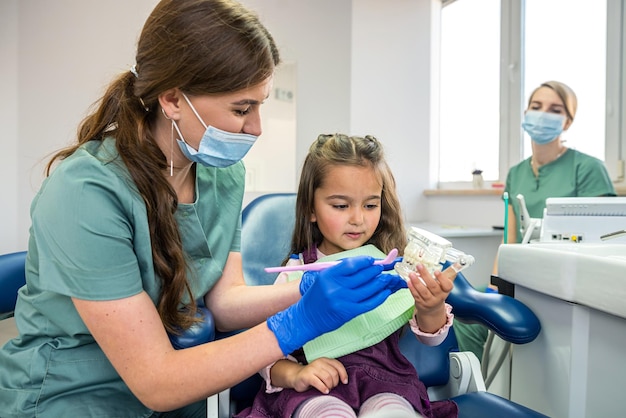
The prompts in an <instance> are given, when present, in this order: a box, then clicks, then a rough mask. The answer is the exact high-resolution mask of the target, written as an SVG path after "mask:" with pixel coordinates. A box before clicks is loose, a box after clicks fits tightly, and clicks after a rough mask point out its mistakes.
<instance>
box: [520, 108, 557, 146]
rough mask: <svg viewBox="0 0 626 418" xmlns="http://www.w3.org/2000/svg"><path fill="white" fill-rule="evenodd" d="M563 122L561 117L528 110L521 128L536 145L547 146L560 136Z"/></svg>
mask: <svg viewBox="0 0 626 418" xmlns="http://www.w3.org/2000/svg"><path fill="white" fill-rule="evenodd" d="M564 122H565V116H563V115H557V114H556V113H548V112H539V111H537V110H529V111H527V112H526V114H525V115H524V121H523V122H522V128H524V130H525V131H526V132H527V133H528V135H529V136H530V139H532V140H533V141H534V142H535V143H536V144H548V143H550V142H552V141H554V140H555V139H556V138H557V137H558V136H559V135H561V133H562V132H563V124H564Z"/></svg>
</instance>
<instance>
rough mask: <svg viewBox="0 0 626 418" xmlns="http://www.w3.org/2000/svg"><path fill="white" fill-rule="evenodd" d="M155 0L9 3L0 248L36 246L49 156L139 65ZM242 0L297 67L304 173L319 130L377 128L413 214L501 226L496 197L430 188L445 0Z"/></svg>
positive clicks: (0, 19)
mask: <svg viewBox="0 0 626 418" xmlns="http://www.w3.org/2000/svg"><path fill="white" fill-rule="evenodd" d="M156 2H157V0H133V1H132V2H128V1H125V0H109V1H106V2H102V1H96V0H82V1H81V0H57V1H55V2H54V6H52V5H51V3H50V2H49V1H47V0H20V1H18V0H2V1H0V28H1V29H0V59H1V62H2V63H3V65H2V66H0V87H2V91H3V97H4V99H5V100H3V101H2V105H0V106H1V107H0V121H1V122H3V123H2V127H3V134H2V136H1V138H2V152H1V153H0V185H1V189H0V190H1V191H2V203H3V204H2V205H0V234H1V235H0V236H1V237H2V239H0V253H2V252H9V251H18V250H23V249H25V248H26V245H27V239H28V227H29V225H30V219H29V206H30V202H31V200H32V198H33V196H34V194H35V193H36V191H37V189H38V188H39V185H40V183H41V181H42V179H43V173H42V170H43V168H44V164H43V163H44V162H45V161H47V159H48V157H49V154H50V153H51V152H53V151H54V150H56V149H58V148H60V147H63V146H65V145H66V144H67V143H68V142H70V141H72V140H73V138H74V133H75V131H76V127H77V125H78V123H79V121H80V120H81V119H82V118H83V117H84V115H85V113H86V110H87V108H88V106H89V105H90V104H91V103H93V102H94V101H95V100H96V99H97V98H98V97H99V96H100V95H101V94H102V92H103V88H104V87H105V85H106V84H107V83H108V81H109V80H110V79H111V78H112V77H113V76H114V75H115V74H117V73H118V72H120V71H125V70H127V69H128V68H129V67H130V66H131V65H132V64H133V62H134V50H135V43H136V39H137V36H138V34H139V31H140V29H141V27H142V25H143V22H144V21H145V18H146V17H147V15H148V14H149V12H150V10H151V9H152V8H153V7H154V5H155V4H156ZM243 2H244V3H245V4H246V5H248V6H249V7H251V8H252V9H254V10H256V11H257V12H258V13H259V15H260V16H261V18H262V20H263V21H264V22H265V24H266V25H267V27H268V28H269V29H270V31H271V32H272V33H273V35H274V36H275V38H276V41H277V43H278V45H279V48H280V49H281V52H282V57H283V59H284V60H285V61H289V62H295V63H296V65H297V81H296V84H297V144H296V163H297V169H296V171H297V172H299V169H300V165H301V162H302V161H303V159H304V156H305V155H306V152H307V150H308V147H309V145H310V144H311V142H312V141H313V140H314V139H315V138H316V137H317V135H318V134H319V133H329V132H347V133H352V134H374V135H376V136H377V137H379V138H380V139H381V140H382V141H383V142H384V143H385V148H386V150H387V155H388V159H389V162H390V164H391V166H392V168H393V170H394V174H395V176H396V179H397V181H398V186H399V190H400V195H401V200H402V204H403V207H404V210H405V216H406V218H407V220H410V221H433V222H442V223H454V224H461V223H462V224H468V225H493V224H498V223H501V210H500V208H501V201H500V200H499V199H498V198H495V197H486V198H479V199H474V200H473V201H469V202H468V199H467V198H466V197H458V198H445V199H440V198H432V197H430V198H426V197H425V196H424V195H423V190H424V189H425V188H431V187H433V186H434V184H435V179H436V176H435V174H436V173H433V171H434V168H433V167H432V166H431V165H430V164H429V161H431V157H432V156H433V155H436V152H437V144H436V143H432V142H431V140H430V138H431V137H432V136H433V135H434V134H436V129H437V125H436V116H437V115H436V113H434V111H433V110H434V109H436V108H437V104H436V101H435V100H434V98H435V97H436V94H433V89H434V88H435V86H436V81H437V74H438V73H437V56H436V50H435V49H434V48H433V47H432V45H433V43H435V42H436V41H437V38H436V36H435V38H433V37H431V33H435V34H436V33H437V30H438V29H437V27H436V26H433V24H432V22H433V21H435V22H436V21H437V17H438V12H439V9H438V8H439V1H438V0H418V1H416V0H386V1H384V2H381V1H376V0H354V1H353V0H299V1H291V0H244V1H243ZM435 93H436V92H435ZM291 191H293V190H291ZM468 203H469V204H468ZM494 255H495V254H494Z"/></svg>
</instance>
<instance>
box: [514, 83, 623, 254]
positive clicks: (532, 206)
mask: <svg viewBox="0 0 626 418" xmlns="http://www.w3.org/2000/svg"><path fill="white" fill-rule="evenodd" d="M577 106H578V101H577V99H576V94H575V93H574V91H573V90H572V89H571V88H570V87H569V86H567V85H566V84H564V83H561V82H559V81H547V82H545V83H542V84H541V85H540V86H539V87H537V88H536V89H535V90H534V91H533V92H532V94H531V95H530V98H529V100H528V108H527V109H526V111H525V113H524V121H523V123H522V128H523V129H524V131H526V133H528V135H529V136H530V139H531V140H532V151H533V153H532V155H531V156H530V157H529V158H527V159H526V160H524V161H522V162H521V163H519V164H517V165H515V166H514V167H512V168H511V169H510V170H509V173H508V175H507V178H506V188H505V191H506V192H508V194H509V208H508V210H509V217H508V219H509V227H508V233H509V236H508V237H506V238H507V243H515V242H521V241H522V238H523V237H522V235H521V232H520V230H519V229H520V228H519V226H520V225H521V218H520V213H521V210H520V204H519V201H518V199H516V196H517V195H518V194H522V195H523V196H524V200H525V203H526V208H527V209H528V214H529V215H530V217H531V218H543V210H544V209H545V207H546V199H547V198H549V197H592V196H615V188H614V187H613V183H612V182H611V179H610V177H609V173H608V172H607V170H606V166H605V165H604V163H603V162H602V161H601V160H599V159H597V158H595V157H592V156H590V155H587V154H584V153H582V152H580V151H577V150H575V149H571V148H568V147H566V146H565V145H564V143H563V142H564V141H563V139H562V133H563V132H565V131H567V130H568V129H569V128H570V126H572V123H573V122H574V118H575V116H576V108H577Z"/></svg>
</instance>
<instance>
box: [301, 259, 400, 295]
mask: <svg viewBox="0 0 626 418" xmlns="http://www.w3.org/2000/svg"><path fill="white" fill-rule="evenodd" d="M401 261H402V257H397V258H396V259H395V260H393V261H392V262H391V263H389V264H384V265H383V270H385V271H386V270H393V268H394V267H395V265H396V263H399V262H401ZM318 274H319V271H305V272H304V274H303V275H302V278H301V279H300V295H304V293H305V292H306V291H307V290H308V289H309V287H311V285H312V284H313V282H314V281H315V278H316V277H317V275H318Z"/></svg>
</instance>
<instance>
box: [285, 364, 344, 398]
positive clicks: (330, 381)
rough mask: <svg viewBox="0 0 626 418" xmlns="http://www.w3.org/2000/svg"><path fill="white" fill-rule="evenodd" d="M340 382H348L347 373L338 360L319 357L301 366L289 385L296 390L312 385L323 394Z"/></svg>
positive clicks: (303, 389)
mask: <svg viewBox="0 0 626 418" xmlns="http://www.w3.org/2000/svg"><path fill="white" fill-rule="evenodd" d="M339 382H341V383H344V384H345V383H348V373H347V372H346V368H345V367H344V366H343V364H341V362H340V361H339V360H335V359H331V358H326V357H320V358H318V359H317V360H313V361H312V362H311V363H309V364H308V365H306V366H303V367H301V368H300V369H299V371H298V372H297V373H296V374H295V375H294V377H293V382H292V383H293V384H292V385H291V387H293V389H294V390H295V391H296V392H304V391H305V390H307V389H309V388H310V387H314V388H315V389H317V390H319V391H320V392H322V393H324V394H328V392H330V390H331V389H332V388H334V387H335V386H337V385H338V384H339Z"/></svg>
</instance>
